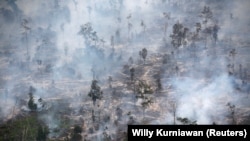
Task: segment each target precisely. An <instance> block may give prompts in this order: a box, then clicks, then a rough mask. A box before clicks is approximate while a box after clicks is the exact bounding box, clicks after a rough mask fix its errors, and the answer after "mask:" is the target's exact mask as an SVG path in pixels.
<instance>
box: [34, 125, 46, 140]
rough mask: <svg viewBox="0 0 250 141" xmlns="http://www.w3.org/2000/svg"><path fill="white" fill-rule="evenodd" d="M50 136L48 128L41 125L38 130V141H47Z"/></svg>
mask: <svg viewBox="0 0 250 141" xmlns="http://www.w3.org/2000/svg"><path fill="white" fill-rule="evenodd" d="M48 134H49V129H48V127H46V126H42V125H40V124H39V126H38V129H37V136H36V140H37V141H46V139H47V136H48Z"/></svg>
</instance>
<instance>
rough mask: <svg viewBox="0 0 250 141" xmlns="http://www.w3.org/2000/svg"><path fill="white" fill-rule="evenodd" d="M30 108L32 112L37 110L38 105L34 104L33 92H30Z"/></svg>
mask: <svg viewBox="0 0 250 141" xmlns="http://www.w3.org/2000/svg"><path fill="white" fill-rule="evenodd" d="M28 107H29V109H30V110H31V111H36V110H37V104H36V103H35V102H34V96H33V93H32V92H29V101H28Z"/></svg>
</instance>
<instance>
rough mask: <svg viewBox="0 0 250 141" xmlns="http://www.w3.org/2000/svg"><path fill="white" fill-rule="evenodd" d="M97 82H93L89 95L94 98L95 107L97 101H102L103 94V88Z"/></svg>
mask: <svg viewBox="0 0 250 141" xmlns="http://www.w3.org/2000/svg"><path fill="white" fill-rule="evenodd" d="M97 82H98V81H97V80H93V81H92V84H91V89H90V91H89V93H88V96H89V97H91V98H92V101H93V105H95V103H96V100H97V99H99V100H100V99H102V97H103V95H102V94H103V92H102V90H101V87H100V86H98V85H97Z"/></svg>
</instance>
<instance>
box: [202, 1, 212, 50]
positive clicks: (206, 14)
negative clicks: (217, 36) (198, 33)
mask: <svg viewBox="0 0 250 141" xmlns="http://www.w3.org/2000/svg"><path fill="white" fill-rule="evenodd" d="M200 17H201V18H202V20H203V21H202V22H203V24H204V25H205V27H204V33H205V48H206V47H207V36H208V34H209V33H210V28H209V27H207V24H208V23H209V21H210V20H211V19H212V18H213V13H212V11H211V10H210V7H209V6H204V8H203V10H202V11H201V14H200Z"/></svg>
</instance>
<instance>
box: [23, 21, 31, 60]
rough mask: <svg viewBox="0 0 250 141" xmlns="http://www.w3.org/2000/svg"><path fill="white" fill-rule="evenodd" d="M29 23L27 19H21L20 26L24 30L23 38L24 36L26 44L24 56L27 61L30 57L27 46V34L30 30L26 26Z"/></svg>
mask: <svg viewBox="0 0 250 141" xmlns="http://www.w3.org/2000/svg"><path fill="white" fill-rule="evenodd" d="M28 24H29V21H28V20H27V19H23V21H22V23H21V26H22V28H23V29H24V32H23V34H24V36H25V43H26V55H27V58H26V59H27V60H29V59H30V55H29V46H28V32H29V31H30V30H31V28H30V27H29V26H28Z"/></svg>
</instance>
